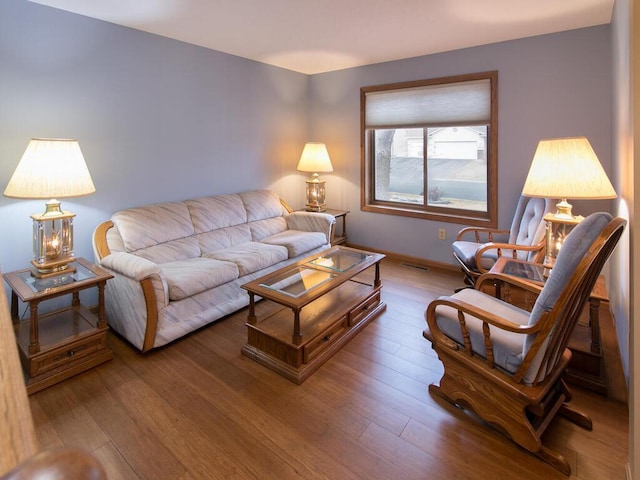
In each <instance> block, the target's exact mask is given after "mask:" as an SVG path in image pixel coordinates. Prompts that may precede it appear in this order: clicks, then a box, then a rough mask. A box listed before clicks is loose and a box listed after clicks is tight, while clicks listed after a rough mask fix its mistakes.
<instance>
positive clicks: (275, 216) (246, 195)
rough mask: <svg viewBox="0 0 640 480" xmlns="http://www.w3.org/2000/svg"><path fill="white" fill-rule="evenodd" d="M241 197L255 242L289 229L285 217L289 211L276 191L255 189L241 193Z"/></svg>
mask: <svg viewBox="0 0 640 480" xmlns="http://www.w3.org/2000/svg"><path fill="white" fill-rule="evenodd" d="M240 198H241V199H242V203H243V204H244V207H245V209H246V211H247V224H248V225H249V229H250V231H251V239H252V240H253V241H254V242H259V241H261V240H262V239H264V238H267V237H270V236H271V235H275V234H276V233H280V232H284V231H285V230H286V229H287V221H286V220H285V218H284V215H286V214H287V211H286V209H285V208H284V207H283V206H282V203H281V202H280V197H278V195H276V194H275V193H274V192H272V191H270V190H254V191H251V192H243V193H241V194H240Z"/></svg>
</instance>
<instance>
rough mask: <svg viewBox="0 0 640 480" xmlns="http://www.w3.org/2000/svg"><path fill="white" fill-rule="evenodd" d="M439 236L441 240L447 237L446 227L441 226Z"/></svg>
mask: <svg viewBox="0 0 640 480" xmlns="http://www.w3.org/2000/svg"><path fill="white" fill-rule="evenodd" d="M438 238H439V239H440V240H444V239H446V238H447V231H446V230H445V229H444V228H441V229H440V230H438Z"/></svg>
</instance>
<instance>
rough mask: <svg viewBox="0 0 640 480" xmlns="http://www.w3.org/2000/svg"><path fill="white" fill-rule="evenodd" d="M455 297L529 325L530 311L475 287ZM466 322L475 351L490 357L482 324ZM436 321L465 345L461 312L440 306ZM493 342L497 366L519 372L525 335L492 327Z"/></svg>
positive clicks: (473, 320)
mask: <svg viewBox="0 0 640 480" xmlns="http://www.w3.org/2000/svg"><path fill="white" fill-rule="evenodd" d="M452 298H455V299H457V300H460V301H463V302H466V303H469V304H471V305H474V306H476V307H478V308H480V309H482V310H485V311H487V312H491V313H493V314H495V315H497V316H499V317H502V318H505V319H507V320H509V321H511V322H513V323H517V324H518V325H527V324H528V322H529V312H527V311H526V310H522V309H520V308H518V307H515V306H513V305H511V304H509V303H506V302H503V301H501V300H498V299H497V298H494V297H492V296H490V295H487V294H485V293H482V292H480V291H478V290H474V289H472V288H465V289H463V290H460V291H459V292H458V293H456V294H454V295H452ZM465 320H466V325H467V329H468V331H469V335H470V340H471V345H472V347H473V351H474V352H475V353H476V354H478V355H480V356H481V357H483V358H486V351H485V345H484V337H483V334H482V321H481V320H479V319H478V318H476V317H474V316H471V315H465ZM436 322H437V324H438V327H439V328H440V329H441V330H442V332H443V333H444V334H445V335H446V336H447V337H449V338H451V339H452V340H454V341H456V342H457V343H459V344H460V345H464V340H463V338H462V331H461V330H460V322H458V310H456V309H455V308H451V307H447V306H439V307H438V309H437V312H436ZM491 339H492V341H493V356H494V362H495V364H496V365H497V366H499V367H500V368H502V369H503V370H506V371H507V372H510V373H515V372H516V370H517V369H518V367H519V366H520V364H521V363H522V359H523V356H522V346H523V343H524V335H522V334H517V333H512V332H507V331H505V330H501V329H499V328H493V327H491Z"/></svg>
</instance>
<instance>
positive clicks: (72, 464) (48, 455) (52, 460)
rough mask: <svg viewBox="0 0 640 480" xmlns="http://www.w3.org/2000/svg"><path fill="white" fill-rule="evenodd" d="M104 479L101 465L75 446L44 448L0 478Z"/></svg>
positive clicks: (105, 476) (104, 474)
mask: <svg viewBox="0 0 640 480" xmlns="http://www.w3.org/2000/svg"><path fill="white" fill-rule="evenodd" d="M62 478H68V479H75V480H106V478H107V474H106V473H105V471H104V469H103V468H102V465H100V463H99V462H98V460H97V459H96V458H95V457H94V456H93V455H91V454H90V453H89V452H86V451H84V450H80V449H77V448H60V449H54V450H45V451H43V452H40V453H38V454H36V455H34V456H33V457H30V458H28V459H27V460H25V461H24V462H22V463H20V464H18V465H17V466H16V467H15V468H14V469H13V470H10V471H9V472H7V473H5V474H4V475H3V476H2V477H0V480H44V479H62Z"/></svg>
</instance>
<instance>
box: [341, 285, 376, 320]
mask: <svg viewBox="0 0 640 480" xmlns="http://www.w3.org/2000/svg"><path fill="white" fill-rule="evenodd" d="M379 303H380V290H378V291H377V292H376V293H375V294H374V295H372V296H371V297H369V298H367V299H366V300H365V301H364V302H362V303H361V304H360V305H358V306H357V307H355V308H354V309H352V310H351V311H350V312H349V326H350V327H353V326H354V325H357V324H358V323H359V322H360V321H361V320H362V319H363V318H364V317H366V316H367V314H368V313H369V310H371V309H372V308H373V307H375V306H376V305H378V304H379Z"/></svg>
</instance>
